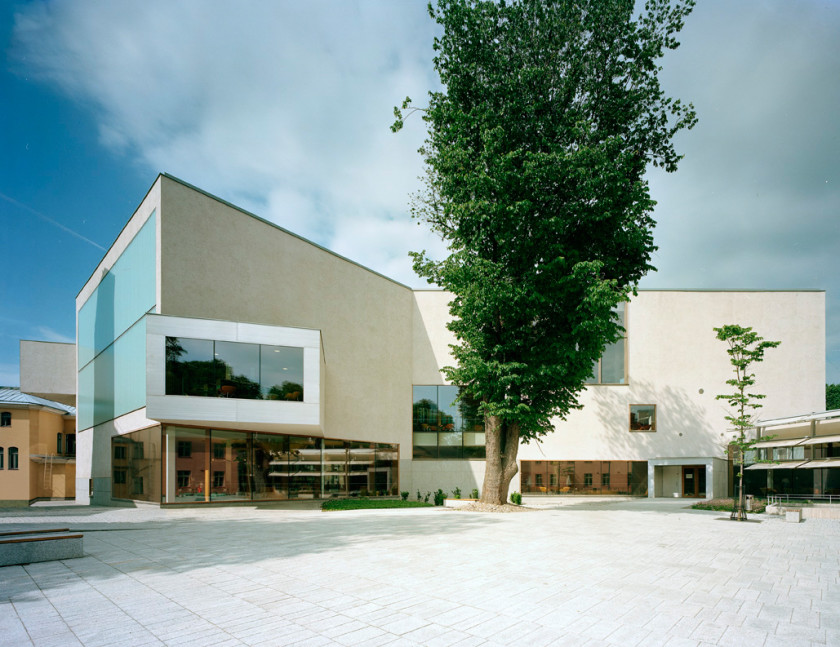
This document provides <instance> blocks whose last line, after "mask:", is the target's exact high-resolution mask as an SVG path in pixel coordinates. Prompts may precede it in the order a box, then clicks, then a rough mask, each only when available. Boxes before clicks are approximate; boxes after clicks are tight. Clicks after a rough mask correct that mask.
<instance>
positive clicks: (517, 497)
mask: <svg viewBox="0 0 840 647" xmlns="http://www.w3.org/2000/svg"><path fill="white" fill-rule="evenodd" d="M510 502H511V503H513V505H522V495H521V494H519V492H511V493H510Z"/></svg>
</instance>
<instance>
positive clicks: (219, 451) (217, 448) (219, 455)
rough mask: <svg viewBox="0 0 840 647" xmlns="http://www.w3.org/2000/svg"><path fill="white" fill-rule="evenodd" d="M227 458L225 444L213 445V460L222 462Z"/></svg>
mask: <svg viewBox="0 0 840 647" xmlns="http://www.w3.org/2000/svg"><path fill="white" fill-rule="evenodd" d="M224 457H225V444H224V443H213V458H215V459H217V460H222V459H224Z"/></svg>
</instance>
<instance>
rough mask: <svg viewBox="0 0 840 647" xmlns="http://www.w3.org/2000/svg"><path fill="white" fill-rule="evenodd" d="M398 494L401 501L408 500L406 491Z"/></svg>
mask: <svg viewBox="0 0 840 647" xmlns="http://www.w3.org/2000/svg"><path fill="white" fill-rule="evenodd" d="M400 496H401V497H402V500H403V501H408V491H407V490H406V491H405V492H400Z"/></svg>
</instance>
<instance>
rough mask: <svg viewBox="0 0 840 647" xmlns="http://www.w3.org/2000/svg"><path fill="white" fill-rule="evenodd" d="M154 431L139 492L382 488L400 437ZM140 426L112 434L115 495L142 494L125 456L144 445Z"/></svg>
mask: <svg viewBox="0 0 840 647" xmlns="http://www.w3.org/2000/svg"><path fill="white" fill-rule="evenodd" d="M153 431H155V432H156V433H157V449H156V451H157V455H156V456H157V462H156V463H155V465H156V471H155V470H152V471H150V470H149V469H148V468H147V469H146V471H145V472H143V474H142V475H141V476H142V477H143V479H142V480H143V485H142V487H143V493H142V494H143V496H142V500H148V501H161V502H163V503H201V502H208V503H209V502H211V501H213V502H223V501H270V500H286V499H313V498H321V497H335V496H385V495H393V494H397V492H398V489H399V446H398V445H391V444H383V443H366V442H348V441H342V440H323V439H321V438H311V437H307V436H284V435H278V434H264V433H256V432H241V431H229V430H217V429H195V428H191V427H176V426H165V427H164V428H163V431H162V432H161V431H160V430H159V429H158V428H155V429H154V430H153ZM140 433H144V434H148V433H150V432H149V430H146V431H144V432H137V434H127V435H124V436H117V437H115V438H113V439H112V451H113V452H114V456H113V459H114V460H113V464H114V481H113V496H114V497H115V498H120V499H137V498H141V497H138V496H136V494H137V487H136V483H137V481H136V478H137V475H135V473H134V472H135V471H136V470H134V471H132V469H131V467H130V460H129V459H130V458H132V457H135V456H139V454H140V453H141V452H140V451H138V450H137V449H136V445H137V444H138V443H140V444H141V445H142V446H149V439H148V438H146V437H145V436H144V437H143V439H142V440H141V439H140V438H139V437H137V438H135V436H137V435H138V434H140ZM161 437H162V439H163V443H162V452H161ZM144 451H145V450H144ZM137 465H138V467H139V465H140V463H137ZM138 474H139V473H138Z"/></svg>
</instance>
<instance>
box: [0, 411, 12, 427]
mask: <svg viewBox="0 0 840 647" xmlns="http://www.w3.org/2000/svg"><path fill="white" fill-rule="evenodd" d="M11 426H12V412H11V411H2V412H0V427H11Z"/></svg>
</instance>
